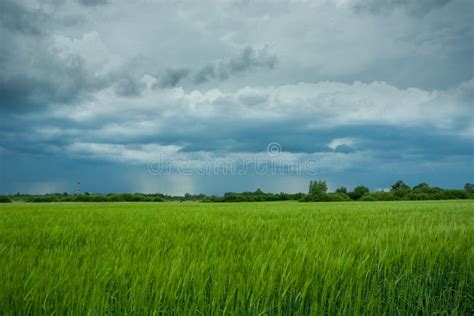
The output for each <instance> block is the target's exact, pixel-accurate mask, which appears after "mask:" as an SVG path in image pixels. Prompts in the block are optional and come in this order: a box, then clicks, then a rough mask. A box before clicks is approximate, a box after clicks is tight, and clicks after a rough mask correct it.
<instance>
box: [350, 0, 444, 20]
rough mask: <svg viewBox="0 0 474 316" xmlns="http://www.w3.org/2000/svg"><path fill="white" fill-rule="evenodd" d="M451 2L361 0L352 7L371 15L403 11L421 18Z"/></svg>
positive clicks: (441, 0)
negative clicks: (397, 10)
mask: <svg viewBox="0 0 474 316" xmlns="http://www.w3.org/2000/svg"><path fill="white" fill-rule="evenodd" d="M450 1H451V0H416V1H412V0H363V1H359V2H357V3H356V4H355V5H354V9H355V10H357V11H368V12H371V13H375V14H378V13H388V12H391V11H392V10H394V9H398V8H401V9H404V10H406V11H407V12H408V13H410V14H413V15H418V16H422V15H425V14H427V13H429V12H430V11H431V10H434V9H437V8H439V7H442V6H444V5H446V4H447V3H448V2H450Z"/></svg>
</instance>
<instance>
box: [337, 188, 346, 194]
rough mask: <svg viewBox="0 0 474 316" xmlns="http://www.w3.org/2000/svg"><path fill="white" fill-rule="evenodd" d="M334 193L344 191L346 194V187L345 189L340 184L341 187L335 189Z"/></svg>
mask: <svg viewBox="0 0 474 316" xmlns="http://www.w3.org/2000/svg"><path fill="white" fill-rule="evenodd" d="M336 193H344V194H347V189H346V187H344V186H342V187H340V188H338V189H336Z"/></svg>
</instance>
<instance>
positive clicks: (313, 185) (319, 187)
mask: <svg viewBox="0 0 474 316" xmlns="http://www.w3.org/2000/svg"><path fill="white" fill-rule="evenodd" d="M327 191H328V185H327V183H326V180H317V181H311V182H310V183H309V192H308V194H325V193H326V192H327Z"/></svg>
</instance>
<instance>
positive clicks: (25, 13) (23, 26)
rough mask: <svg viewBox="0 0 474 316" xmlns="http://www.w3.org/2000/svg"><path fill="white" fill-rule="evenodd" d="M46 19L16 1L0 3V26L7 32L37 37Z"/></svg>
mask: <svg viewBox="0 0 474 316" xmlns="http://www.w3.org/2000/svg"><path fill="white" fill-rule="evenodd" d="M47 18H48V16H47V15H46V14H45V13H43V12H42V11H40V10H31V9H28V8H25V7H23V6H22V5H21V4H20V3H18V2H17V1H11V0H2V1H1V2H0V24H1V26H2V27H4V28H6V29H7V30H9V31H12V32H19V33H25V34H31V35H39V34H40V33H42V31H43V29H42V27H43V25H44V24H45V22H46V20H47ZM2 45H3V43H2Z"/></svg>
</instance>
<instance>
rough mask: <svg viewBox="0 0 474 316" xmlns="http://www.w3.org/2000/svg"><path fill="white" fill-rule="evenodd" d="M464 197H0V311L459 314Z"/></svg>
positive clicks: (467, 209) (472, 228) (467, 287)
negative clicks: (190, 200)
mask: <svg viewBox="0 0 474 316" xmlns="http://www.w3.org/2000/svg"><path fill="white" fill-rule="evenodd" d="M473 236H474V202H472V201H437V202H373V203H353V202H351V203H330V204H327V203H326V204H318V203H309V204H303V203H297V202H276V203H260V204H257V203H239V204H197V203H196V204H186V203H182V204H178V203H159V204H158V203H157V204H154V203H151V204H150V203H149V204H140V203H116V204H106V203H100V204H49V205H45V204H41V205H38V204H15V203H14V204H11V205H1V206H0V315H9V314H24V313H28V312H29V313H34V314H52V313H55V314H57V315H62V314H65V313H70V314H107V313H110V314H124V313H130V314H140V315H141V314H153V313H156V314H158V313H174V314H178V315H181V314H204V315H209V314H285V315H288V314H322V313H325V314H334V313H336V312H337V313H348V314H384V313H385V314H413V313H457V314H470V313H472V312H473V293H474V287H473V257H474V248H473Z"/></svg>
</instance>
